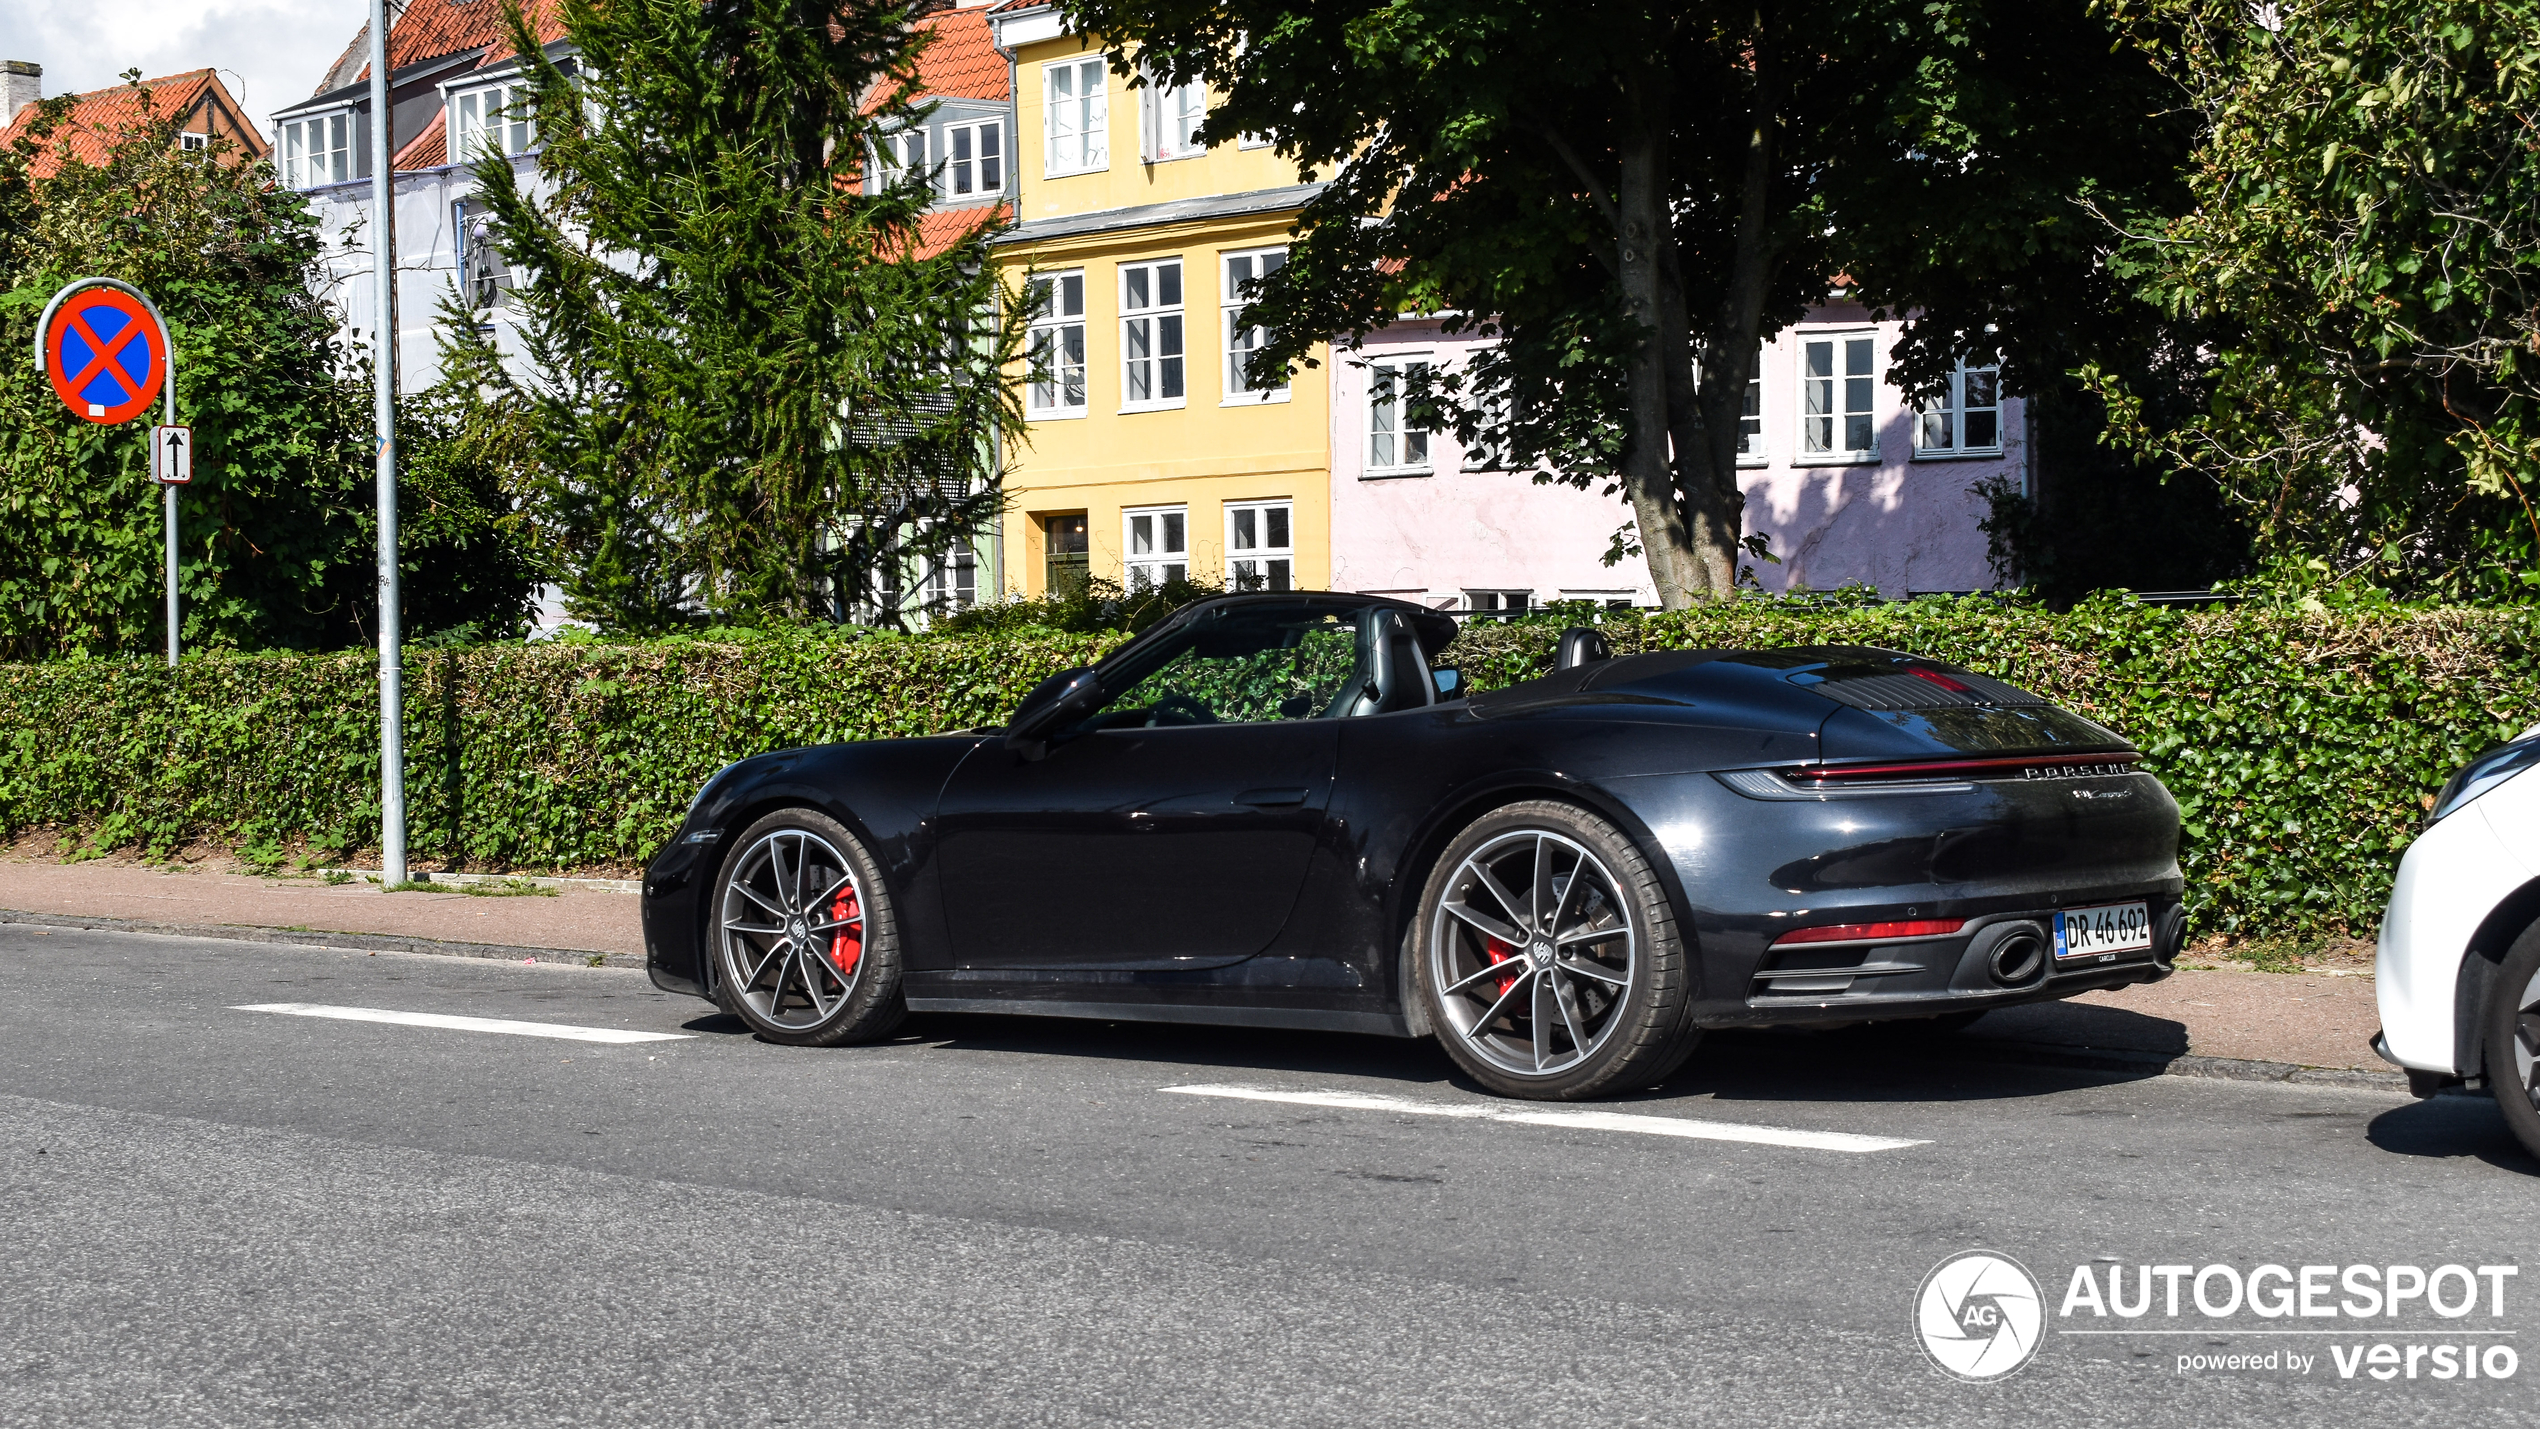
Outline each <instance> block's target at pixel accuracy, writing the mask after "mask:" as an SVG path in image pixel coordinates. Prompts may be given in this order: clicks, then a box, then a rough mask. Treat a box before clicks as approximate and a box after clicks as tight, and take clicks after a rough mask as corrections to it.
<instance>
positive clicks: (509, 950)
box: [0, 908, 644, 968]
mask: <svg viewBox="0 0 2540 1429" xmlns="http://www.w3.org/2000/svg"><path fill="white" fill-rule="evenodd" d="M10 923H16V924H20V925H23V926H25V927H30V928H58V929H61V930H63V931H66V932H69V931H76V932H82V933H147V934H151V935H153V936H157V937H164V938H225V939H228V940H229V941H231V942H239V943H288V944H291V945H294V946H297V947H306V948H337V949H341V950H343V951H345V952H353V953H430V954H433V955H435V956H438V957H448V958H479V959H483V960H485V961H489V962H505V963H523V962H536V963H558V964H561V965H563V966H566V967H577V968H598V967H606V968H640V967H642V966H643V965H644V960H643V958H641V957H639V956H637V955H635V954H632V953H597V952H586V951H581V950H578V949H574V948H528V947H520V946H516V945H514V944H510V943H461V942H454V941H451V940H449V939H446V938H409V937H404V936H401V935H399V934H394V933H331V932H321V931H318V930H316V929H299V928H259V927H253V926H250V925H247V924H243V923H157V922H151V921H148V920H146V919H140V918H82V917H73V916H71V915H69V914H63V913H22V912H19V911H17V910H16V909H10V908H0V924H10Z"/></svg>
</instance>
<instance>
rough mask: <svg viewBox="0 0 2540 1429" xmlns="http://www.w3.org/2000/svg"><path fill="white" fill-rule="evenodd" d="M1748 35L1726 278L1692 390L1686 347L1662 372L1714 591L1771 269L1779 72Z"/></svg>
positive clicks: (1733, 507) (1697, 538)
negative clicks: (1750, 90) (1744, 127)
mask: <svg viewBox="0 0 2540 1429" xmlns="http://www.w3.org/2000/svg"><path fill="white" fill-rule="evenodd" d="M1757 35H1758V39H1757V43H1756V46H1755V101H1754V106H1753V110H1752V119H1751V121H1750V123H1751V127H1750V129H1749V131H1748V136H1747V145H1746V162H1745V165H1744V172H1743V174H1742V175H1741V176H1740V182H1739V192H1738V217H1737V246H1736V249H1735V250H1734V256H1733V257H1732V258H1731V259H1730V263H1729V275H1728V282H1727V284H1726V285H1725V291H1724V292H1723V293H1722V295H1721V301H1720V312H1719V316H1718V320H1717V321H1716V322H1715V323H1714V325H1713V326H1712V329H1711V331H1710V333H1709V334H1708V336H1707V340H1706V341H1705V342H1704V343H1703V346H1702V355H1703V362H1702V370H1701V384H1702V385H1701V387H1700V389H1699V390H1697V389H1696V386H1695V375H1694V369H1693V362H1692V357H1691V354H1690V353H1687V354H1686V356H1685V359H1684V361H1683V362H1682V363H1681V364H1680V366H1679V367H1678V368H1677V369H1676V370H1675V371H1673V372H1671V374H1670V377H1671V382H1670V385H1669V389H1668V391H1669V395H1670V396H1671V397H1672V398H1673V399H1674V400H1673V401H1672V403H1671V410H1670V415H1671V418H1672V420H1673V423H1674V428H1675V433H1676V464H1677V483H1678V485H1679V486H1680V487H1681V488H1682V489H1683V491H1684V496H1685V504H1686V508H1687V516H1688V521H1689V524H1690V525H1691V527H1692V531H1693V536H1694V542H1695V547H1696V549H1697V551H1698V552H1699V554H1700V558H1701V560H1702V563H1703V568H1704V573H1705V575H1706V576H1707V578H1708V580H1709V583H1710V586H1709V588H1710V590H1711V592H1712V593H1713V594H1716V595H1727V594H1729V593H1731V592H1733V591H1735V590H1736V588H1737V567H1738V557H1739V556H1740V555H1742V554H1743V553H1744V544H1743V538H1744V535H1745V529H1744V528H1745V524H1746V519H1745V518H1746V496H1745V493H1744V492H1743V491H1742V490H1740V489H1739V487H1738V481H1737V441H1738V424H1739V419H1740V417H1741V416H1742V415H1743V413H1744V409H1745V396H1746V383H1747V379H1749V378H1750V377H1752V376H1754V372H1753V368H1754V364H1755V355H1756V354H1755V343H1756V337H1757V330H1758V329H1759V328H1760V327H1761V326H1762V325H1763V316H1764V296H1765V293H1766V291H1767V290H1768V289H1769V288H1770V287H1771V285H1772V278H1773V269H1774V267H1775V266H1776V264H1775V255H1774V252H1773V247H1772V242H1771V234H1770V231H1769V226H1768V223H1767V218H1768V216H1769V215H1770V213H1771V208H1770V204H1771V201H1772V178H1773V165H1774V162H1775V157H1774V152H1773V148H1774V146H1773V137H1774V130H1775V128H1776V127H1777V126H1778V124H1779V123H1780V91H1779V81H1780V78H1781V72H1780V67H1779V66H1778V65H1776V64H1774V63H1773V56H1772V53H1771V50H1770V48H1769V47H1768V46H1767V45H1766V44H1765V43H1764V42H1763V36H1762V25H1761V21H1760V18H1759V21H1758V26H1757ZM1665 256H1666V264H1667V276H1668V279H1669V285H1670V289H1671V291H1672V294H1673V298H1674V307H1675V311H1676V312H1677V313H1678V314H1680V315H1682V314H1684V313H1685V312H1686V304H1685V301H1684V298H1683V292H1684V288H1683V280H1682V270H1681V269H1680V268H1679V267H1678V266H1677V261H1676V248H1675V245H1674V243H1673V242H1672V241H1670V242H1669V244H1668V245H1667V250H1666V255H1665ZM1688 321H1689V320H1688ZM1676 346H1677V347H1678V348H1682V347H1683V344H1682V343H1678V344H1677V345H1676Z"/></svg>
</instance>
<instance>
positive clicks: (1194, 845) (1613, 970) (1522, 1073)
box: [644, 594, 2184, 1098]
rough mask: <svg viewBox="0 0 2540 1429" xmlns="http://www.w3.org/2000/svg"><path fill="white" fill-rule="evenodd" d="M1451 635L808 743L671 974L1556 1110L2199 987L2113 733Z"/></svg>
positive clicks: (1282, 619) (848, 1023)
mask: <svg viewBox="0 0 2540 1429" xmlns="http://www.w3.org/2000/svg"><path fill="white" fill-rule="evenodd" d="M1456 633H1457V630H1456V625H1455V623H1454V621H1453V620H1452V619H1450V618H1449V617H1447V616H1445V615H1442V614H1439V613H1437V612H1435V611H1431V610H1427V609H1424V608H1422V607H1420V606H1418V605H1413V604H1408V603H1405V602H1401V601H1394V600H1387V599H1383V598H1379V597H1372V596H1353V595H1339V594H1273V595H1241V596H1229V597H1225V598H1222V599H1217V600H1210V601H1204V602H1201V603H1199V604H1196V605H1192V606H1189V607H1187V608H1185V609H1183V610H1181V611H1180V612H1178V613H1176V614H1175V615H1174V616H1172V617H1171V618H1169V619H1167V620H1165V621H1163V622H1162V623H1160V624H1158V625H1157V626H1155V627H1154V628H1152V629H1150V630H1149V631H1147V632H1146V633H1145V634H1144V635H1142V636H1140V637H1139V638H1137V639H1136V640H1134V641H1131V642H1130V643H1129V644H1127V645H1125V646H1123V647H1121V648H1120V649H1119V650H1118V651H1117V652H1115V653H1114V654H1112V655H1111V656H1110V657H1109V658H1108V659H1106V660H1104V661H1103V662H1102V663H1101V664H1099V665H1097V666H1094V667H1093V668H1091V669H1085V670H1075V671H1069V672H1067V673H1065V674H1063V675H1059V676H1057V677H1054V678H1052V679H1051V680H1049V681H1047V682H1046V683H1044V684H1043V685H1041V686H1040V688H1038V689H1037V690H1035V691H1033V692H1032V694H1031V695H1030V696H1029V697H1028V698H1026V699H1025V700H1024V702H1023V705H1022V707H1021V708H1020V709H1018V710H1017V711H1016V712H1015V714H1014V716H1013V720H1012V722H1011V723H1010V724H1008V725H1006V726H1005V727H1004V728H1002V729H983V730H971V731H968V732H965V733H961V734H949V735H941V736H937V737H933V738H926V739H902V740H887V741H877V742H871V743H859V744H839V745H826V746H821V747H816V748H806V749H789V750H782V751H779V752H777V753H773V754H765V755H761V756H758V757H757V758H753V759H745V760H742V761H741V762H739V763H737V764H734V765H731V766H730V767H728V768H726V769H724V770H722V771H721V772H719V773H717V774H716V775H715V776H714V777H713V778H712V779H711V780H709V781H708V782H707V783H706V785H705V787H704V788H703V789H701V790H700V791H699V792H698V794H697V798H696V802H695V804H694V805H693V806H692V807H691V808H690V810H689V813H688V816H687V819H686V822H685V823H684V824H683V826H682V827H681V828H680V830H679V832H678V834H677V836H676V837H675V838H674V839H673V841H672V842H671V844H670V845H669V847H667V848H666V849H664V850H663V851H662V852H661V853H660V855H659V856H657V857H656V858H655V859H654V860H653V861H652V864H651V865H650V867H649V868H648V869H647V870H646V872H645V877H644V939H645V945H646V952H647V961H648V964H649V966H650V968H651V973H652V978H653V981H654V982H655V983H657V984H659V985H660V986H662V987H664V988H668V989H672V990H675V991H679V992H685V993H693V994H696V995H698V996H702V997H706V998H709V999H712V1000H713V1001H714V1002H716V1003H717V1004H718V1005H720V1006H722V1007H723V1008H725V1009H726V1010H728V1011H730V1012H732V1013H734V1014H737V1015H738V1016H739V1017H741V1018H742V1019H743V1020H745V1021H746V1022H747V1023H748V1024H749V1025H750V1026H751V1027H752V1028H753V1029H755V1030H756V1031H757V1032H758V1033H759V1034H761V1035H762V1036H764V1037H767V1038H770V1039H772V1040H776V1041H782V1042H792V1043H810V1044H821V1045H834V1044H839V1043H847V1042H857V1041H865V1040H870V1039H873V1038H877V1037H881V1036H884V1035H886V1034H887V1033H889V1032H890V1031H891V1030H892V1029H893V1028H894V1027H895V1026H896V1025H897V1024H898V1023H899V1022H900V1020H901V1019H902V1018H903V1017H904V1016H905V1015H906V1014H907V1013H908V1012H910V1011H912V1010H915V1011H928V1010H944V1011H953V1010H958V1011H966V1012H1003V1013H1038V1014H1044V1015H1050V1016H1062V1017H1093V1018H1111V1019H1143V1020H1170V1021H1184V1022H1202V1023H1219V1024H1236V1025H1244V1026H1256V1027H1296V1028H1325V1029H1338V1030H1345V1031H1352V1032H1365V1033H1374V1034H1379V1035H1387V1036H1396V1037H1419V1036H1431V1037H1435V1038H1436V1039H1437V1041H1438V1042H1439V1044H1440V1045H1441V1046H1443V1047H1444V1048H1445V1049H1446V1051H1447V1053H1448V1055H1450V1056H1451V1057H1453V1058H1454V1059H1455V1061H1456V1062H1457V1063H1458V1064H1459V1065H1460V1066H1461V1067H1462V1068H1463V1069H1464V1070H1465V1071H1466V1072H1468V1073H1469V1074H1470V1075H1471V1076H1472V1077H1473V1078H1474V1079H1475V1080H1476V1081H1478V1082H1480V1083H1482V1084H1483V1085H1485V1086H1488V1087H1491V1088H1493V1089H1495V1090H1497V1091H1499V1092H1502V1093H1505V1094H1509V1095H1514V1096H1524V1097H1545V1098H1556V1097H1558V1098H1574V1097H1585V1096H1592V1095H1595V1094H1597V1093H1599V1092H1605V1091H1619V1090H1625V1089H1630V1088H1637V1087H1645V1086H1649V1085H1651V1084H1652V1083H1654V1082H1656V1081H1658V1080H1659V1079H1661V1078H1663V1077H1664V1076H1666V1074H1667V1073H1668V1072H1670V1071H1672V1070H1673V1069H1674V1068H1675V1067H1676V1066H1677V1065H1678V1064H1679V1063H1680V1062H1682V1061H1683V1059H1684V1058H1685V1056H1686V1055H1687V1054H1688V1053H1689V1052H1690V1051H1691V1050H1692V1047H1693V1045H1694V1042H1695V1040H1696V1039H1697V1038H1698V1037H1700V1035H1701V1034H1702V1032H1703V1030H1704V1029H1706V1028H1713V1027H1735V1026H1769V1025H1790V1024H1821V1025H1822V1024H1843V1023H1856V1022H1886V1021H1906V1020H1930V1021H1935V1022H1940V1023H1955V1022H1964V1021H1967V1020H1971V1019H1973V1018H1975V1017H1977V1016H1980V1015H1981V1014H1982V1013H1983V1012H1984V1011H1985V1010H1987V1009H1989V1008H1995V1007H2001V1006H2005V1005H2008V1004H2012V1003H2019V1002H2029V1001H2036V1000H2040V999H2046V998H2059V997H2069V996H2071V995H2072V994H2074V993H2078V992H2083V991H2087V990H2090V989H2093V988H2107V987H2117V986H2121V985H2124V984H2127V983H2134V982H2148V981H2152V980H2154V979H2157V978H2161V977H2164V976H2167V975H2168V973H2169V971H2170V967H2171V961H2172V959H2173V958H2174V957H2175V956H2176V954H2177V951H2178V946H2179V942H2180V936H2181V924H2182V918H2181V912H2180V895H2181V893H2182V891H2183V888H2184V883H2183V880H2182V879H2181V877H2180V874H2179V868H2178V862H2177V847H2178V808H2177V805H2176V804H2174V803H2173V802H2172V801H2171V799H2170V796H2169V794H2168V791H2166V790H2165V789H2163V788H2162V787H2161V784H2160V781H2159V780H2157V779H2155V778H2153V777H2152V776H2151V775H2150V774H2149V773H2147V772H2145V771H2144V770H2143V769H2142V768H2141V767H2140V765H2139V762H2138V761H2139V759H2140V755H2139V754H2138V752H2137V751H2136V750H2135V749H2134V748H2133V747H2132V746H2130V745H2128V744H2127V743H2126V742H2125V741H2124V740H2123V739H2120V738H2118V737H2117V736H2116V735H2115V734H2113V733H2111V732H2110V731H2108V730H2106V729H2104V728H2101V727H2100V726H2098V725H2096V724H2093V723H2091V722H2090V721H2089V720H2086V719H2083V718H2081V717H2080V716H2078V715H2075V714H2072V713H2070V712H2068V711H2066V710H2063V709H2060V708H2058V707H2056V706H2055V705H2053V704H2051V703H2049V702H2048V701H2046V700H2044V699H2041V698H2039V697H2038V696H2036V695H2033V694H2029V693H2027V692H2025V691H2022V690H2019V689H2015V688H2013V687H2011V686H2009V685H2006V684H2003V683H2000V682H1998V681H1995V680H1991V679H1988V678H1986V677H1984V676H1981V675H1977V674H1974V673H1972V672H1970V671H1967V670H1964V669H1961V668H1958V667H1956V666H1953V665H1948V664H1944V663H1941V662H1938V661H1933V660H1926V659H1920V658H1917V657H1915V656H1912V655H1908V654H1901V653H1898V652H1896V651H1892V650H1877V649H1867V648H1859V647H1831V648H1810V649H1779V650H1677V651H1667V652H1663V653H1657V654H1646V655H1635V656H1629V657H1624V658H1613V657H1611V656H1609V655H1608V653H1607V651H1606V647H1605V643H1604V641H1603V640H1602V638H1601V637H1599V636H1598V635H1597V634H1596V632H1594V631H1593V630H1589V629H1585V628H1581V629H1576V630H1572V631H1568V632H1565V633H1564V635H1563V636H1562V638H1561V646H1560V659H1559V668H1557V669H1556V670H1555V671H1554V672H1553V673H1551V674H1549V675H1546V676H1544V677H1542V678H1540V679H1535V680H1529V681H1527V682H1525V683H1523V684H1519V685H1514V686H1511V687H1508V688H1504V689H1497V690H1492V691H1489V692H1487V693H1483V694H1474V695H1470V696H1467V695H1466V694H1464V693H1463V691H1462V689H1461V682H1460V680H1459V678H1458V674H1457V672H1456V671H1455V670H1453V669H1452V668H1449V667H1445V666H1443V665H1442V664H1441V660H1442V657H1444V656H1445V655H1447V654H1448V653H1449V651H1450V647H1451V646H1452V645H1453V643H1454V641H1455V638H1456Z"/></svg>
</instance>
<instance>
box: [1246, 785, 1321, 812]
mask: <svg viewBox="0 0 2540 1429" xmlns="http://www.w3.org/2000/svg"><path fill="white" fill-rule="evenodd" d="M1235 802H1236V803H1238V804H1250V805H1253V806H1254V807H1255V808H1265V809H1275V808H1281V807H1284V806H1286V805H1289V804H1302V803H1304V802H1305V791H1304V790H1303V789H1246V790H1245V791H1243V792H1242V793H1240V794H1237V795H1236V796H1235Z"/></svg>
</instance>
